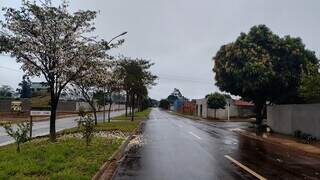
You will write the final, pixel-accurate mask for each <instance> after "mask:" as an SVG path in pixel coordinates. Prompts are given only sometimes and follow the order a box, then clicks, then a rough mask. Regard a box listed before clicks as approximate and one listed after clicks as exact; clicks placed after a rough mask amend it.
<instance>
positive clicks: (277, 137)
mask: <svg viewBox="0 0 320 180" xmlns="http://www.w3.org/2000/svg"><path fill="white" fill-rule="evenodd" d="M232 131H234V132H237V133H239V134H241V135H243V136H247V137H250V138H253V139H256V140H260V141H263V142H267V143H271V144H275V145H282V146H284V147H287V148H290V149H291V150H295V151H300V152H302V153H305V154H308V155H311V156H316V157H318V158H320V143H319V142H315V143H313V144H304V143H302V142H299V141H298V139H296V138H294V137H291V136H288V135H281V134H277V133H263V134H262V135H257V134H256V133H255V132H251V131H248V130H245V129H233V130H232Z"/></svg>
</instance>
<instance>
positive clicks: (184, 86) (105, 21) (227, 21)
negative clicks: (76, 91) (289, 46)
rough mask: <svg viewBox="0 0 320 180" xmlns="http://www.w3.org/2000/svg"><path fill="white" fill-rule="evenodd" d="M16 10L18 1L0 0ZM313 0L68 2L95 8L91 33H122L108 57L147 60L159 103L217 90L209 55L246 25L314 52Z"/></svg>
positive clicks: (1, 62)
mask: <svg viewBox="0 0 320 180" xmlns="http://www.w3.org/2000/svg"><path fill="white" fill-rule="evenodd" d="M0 1H1V2H0V6H10V7H18V6H19V4H20V0H0ZM319 7H320V1H318V0H308V1H302V0H157V1H156V0H134V1H133V0H103V1H102V0H90V1H88V0H72V1H71V7H70V8H71V10H72V11H74V10H78V9H91V10H99V11H100V14H99V15H98V18H97V19H96V27H97V31H96V33H97V34H98V35H99V36H100V37H101V38H103V39H106V40H108V39H110V38H112V37H114V36H115V35H118V34H120V33H122V32H124V31H128V34H127V35H126V36H125V39H126V43H125V44H124V45H123V46H122V47H120V48H119V49H117V50H113V51H111V52H110V53H111V54H113V55H118V54H123V55H125V56H130V57H141V58H146V59H150V60H151V61H152V62H154V63H155V65H154V67H153V68H152V71H153V72H154V73H155V74H156V75H158V76H159V80H158V85H157V86H156V87H154V88H152V89H151V90H150V96H151V97H153V98H156V99H161V98H164V97H166V96H168V94H170V93H171V92H172V91H173V88H178V89H180V91H181V92H182V94H183V95H184V96H186V97H188V98H190V99H192V98H202V97H204V96H205V95H206V94H208V93H209V92H214V91H217V90H218V88H217V87H216V86H215V85H214V74H213V73H212V67H213V62H212V57H213V56H214V55H215V53H216V52H217V51H218V49H219V47H220V46H221V45H223V44H226V43H229V42H232V41H234V40H235V39H236V37H237V36H238V35H239V34H240V32H247V31H248V30H249V29H250V27H251V26H253V25H258V24H266V25H267V26H268V27H270V28H271V29H272V30H273V31H274V32H275V33H277V34H279V35H281V36H283V35H287V34H289V35H291V36H299V37H301V38H302V39H303V41H304V43H305V44H306V46H307V48H309V49H311V50H314V51H316V53H317V55H318V56H319V53H320V36H319V33H320V24H319V19H320V11H319ZM19 68H20V65H19V64H17V63H15V61H14V59H11V58H9V57H5V56H0V84H7V85H10V86H12V87H14V88H16V87H17V84H18V82H19V81H21V77H22V75H23V72H21V70H19Z"/></svg>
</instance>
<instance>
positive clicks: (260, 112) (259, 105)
mask: <svg viewBox="0 0 320 180" xmlns="http://www.w3.org/2000/svg"><path fill="white" fill-rule="evenodd" d="M255 106H256V124H257V126H258V128H260V127H261V125H262V121H263V118H264V111H265V106H266V102H265V101H264V102H255Z"/></svg>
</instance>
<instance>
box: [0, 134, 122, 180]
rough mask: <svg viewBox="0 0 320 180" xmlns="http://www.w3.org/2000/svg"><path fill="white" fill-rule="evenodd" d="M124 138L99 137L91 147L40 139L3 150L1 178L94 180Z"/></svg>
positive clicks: (0, 151)
mask: <svg viewBox="0 0 320 180" xmlns="http://www.w3.org/2000/svg"><path fill="white" fill-rule="evenodd" d="M122 141H123V139H112V140H110V139H107V138H100V137H95V138H94V139H93V141H92V143H91V145H90V146H88V147H87V146H86V145H85V142H84V141H83V140H79V139H76V138H68V139H59V140H58V141H57V142H56V143H51V142H49V141H48V140H36V141H32V142H28V143H25V144H23V145H22V146H21V152H20V153H17V152H16V151H15V149H16V147H15V145H8V146H4V147H0V179H91V177H92V176H93V175H94V174H95V173H96V172H97V171H98V169H99V167H100V166H101V165H102V164H103V162H104V161H106V160H107V159H108V158H109V157H110V156H111V155H112V153H113V152H114V151H116V149H117V148H118V147H119V146H120V144H121V143H122Z"/></svg>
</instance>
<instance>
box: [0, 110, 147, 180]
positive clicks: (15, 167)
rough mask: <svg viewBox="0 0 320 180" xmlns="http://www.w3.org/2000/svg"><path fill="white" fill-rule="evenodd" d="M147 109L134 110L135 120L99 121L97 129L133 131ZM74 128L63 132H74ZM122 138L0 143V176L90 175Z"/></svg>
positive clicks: (48, 177) (58, 176) (63, 177)
mask: <svg viewBox="0 0 320 180" xmlns="http://www.w3.org/2000/svg"><path fill="white" fill-rule="evenodd" d="M150 111H151V109H147V110H145V111H142V112H138V113H136V116H135V120H134V121H133V122H131V121H130V120H129V119H130V118H129V117H124V116H119V117H115V118H113V119H112V120H111V122H110V123H108V122H106V123H100V124H98V126H97V127H96V128H97V130H98V131H122V132H126V133H130V132H133V131H134V130H135V129H136V128H137V127H138V126H139V123H140V122H141V120H144V119H145V118H147V117H148V115H149V113H150ZM76 130H77V128H72V129H69V130H65V131H64V132H68V133H71V132H75V131H76ZM123 140H124V139H119V138H118V139H116V138H114V139H107V138H102V137H94V139H93V141H92V143H91V145H90V146H88V147H87V146H86V145H85V140H84V139H76V138H71V137H70V138H59V139H58V141H57V142H56V143H51V142H49V141H48V140H47V139H42V140H41V139H40V140H33V141H31V142H28V143H25V144H22V145H21V152H20V153H17V152H16V145H15V144H10V145H7V146H3V147H0V179H91V178H92V177H93V176H94V174H95V173H96V172H97V171H98V169H99V168H100V166H101V165H102V164H103V163H104V162H105V161H106V160H107V159H108V158H109V157H110V156H111V155H112V154H113V153H114V152H115V151H116V150H117V148H118V147H119V146H120V145H121V143H122V142H123Z"/></svg>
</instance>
